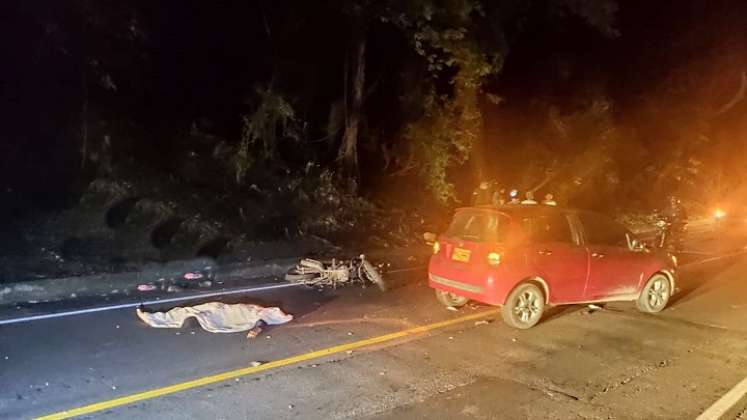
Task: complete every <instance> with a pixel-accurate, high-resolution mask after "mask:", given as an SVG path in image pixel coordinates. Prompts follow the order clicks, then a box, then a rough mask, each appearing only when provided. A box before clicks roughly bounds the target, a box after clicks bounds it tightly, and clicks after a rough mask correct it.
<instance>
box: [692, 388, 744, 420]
mask: <svg viewBox="0 0 747 420" xmlns="http://www.w3.org/2000/svg"><path fill="white" fill-rule="evenodd" d="M745 396H747V378H744V379H742V382H740V383H738V384H737V385H736V386H734V388H732V389H731V390H729V392H727V393H726V394H724V395H723V396H722V397H721V398H719V399H718V401H716V402H715V403H713V405H712V406H710V407H708V409H707V410H706V411H704V412H703V413H702V414H701V415H699V416H698V418H697V419H695V420H726V419H729V420H730V419H731V418H733V417H736V416H737V415H738V414H739V412H735V413H730V411H732V410H734V409H735V407H736V406H737V404H739V403H740V402H741V403H742V404H745V403H747V401H745ZM727 415H728V416H730V417H726V416H727Z"/></svg>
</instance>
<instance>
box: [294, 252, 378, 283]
mask: <svg viewBox="0 0 747 420" xmlns="http://www.w3.org/2000/svg"><path fill="white" fill-rule="evenodd" d="M285 280H286V281H289V282H291V283H302V284H306V285H309V286H332V287H333V288H335V287H337V286H338V285H342V284H352V283H359V284H361V285H363V286H365V285H366V283H367V282H370V283H373V284H375V285H377V286H378V287H379V289H381V290H386V289H387V288H386V284H385V283H384V279H383V278H382V276H381V272H380V271H379V270H378V269H377V268H376V267H374V265H373V264H371V262H370V261H368V260H367V259H366V257H365V256H364V255H359V256H358V257H355V258H352V259H351V260H348V261H340V260H336V259H331V260H325V261H319V260H314V259H311V258H304V259H302V260H301V261H299V263H298V264H297V265H296V266H295V267H294V268H291V269H290V270H289V271H288V273H286V274H285Z"/></svg>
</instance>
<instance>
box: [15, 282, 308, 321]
mask: <svg viewBox="0 0 747 420" xmlns="http://www.w3.org/2000/svg"><path fill="white" fill-rule="evenodd" d="M295 286H301V283H281V284H271V285H267V286H258V287H246V288H243V289H231V290H223V291H220V292H211V293H200V294H196V295H189V296H181V297H175V298H168V299H155V300H146V301H138V302H130V303H122V304H120V305H109V306H99V307H94V308H86V309H78V310H75V311H67V312H56V313H52V314H41V315H31V316H24V317H20V318H10V319H0V325H8V324H16V323H19V322H27V321H37V320H40V319H51V318H62V317H65V316H72V315H83V314H90V313H94V312H103V311H112V310H115V309H124V308H136V307H138V306H140V305H158V304H162V303H171V302H183V301H187V300H195V299H203V298H208V297H214V296H226V295H234V294H241V293H249V292H259V291H264V290H274V289H283V288H286V287H295Z"/></svg>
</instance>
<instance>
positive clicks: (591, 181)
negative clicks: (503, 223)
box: [3, 0, 747, 208]
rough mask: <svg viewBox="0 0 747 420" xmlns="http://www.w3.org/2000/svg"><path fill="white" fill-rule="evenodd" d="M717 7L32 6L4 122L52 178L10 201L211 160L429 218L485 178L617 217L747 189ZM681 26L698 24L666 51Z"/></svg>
mask: <svg viewBox="0 0 747 420" xmlns="http://www.w3.org/2000/svg"><path fill="white" fill-rule="evenodd" d="M312 3H313V4H312ZM701 3H702V4H701ZM705 4H706V2H700V3H699V2H695V3H693V5H691V6H688V7H680V6H679V3H677V2H671V4H670V2H663V3H662V4H661V5H657V6H656V7H654V6H651V7H649V6H645V7H644V6H643V5H639V4H638V3H636V2H632V3H628V4H623V3H620V4H618V2H616V1H613V0H533V1H521V0H498V1H480V0H444V1H441V0H397V1H395V0H380V1H375V0H356V1H345V2H343V1H327V2H303V1H288V2H271V1H267V0H257V1H253V2H228V3H226V4H222V5H221V6H217V5H214V4H211V3H209V2H200V1H187V2H183V3H182V2H180V3H178V6H176V5H175V4H172V3H161V2H115V1H104V2H100V1H90V0H75V1H70V2H57V3H54V4H53V5H52V6H51V7H46V6H45V5H43V4H39V3H37V2H23V3H19V4H18V5H16V6H15V7H16V9H17V10H16V11H17V12H18V16H19V18H18V19H16V20H15V21H14V22H13V25H14V28H15V29H18V30H19V31H21V32H22V33H23V34H24V38H23V39H24V40H27V41H28V40H30V42H28V43H25V44H23V43H21V44H19V45H17V46H14V48H13V49H12V57H11V58H13V59H12V60H11V61H12V62H17V63H19V64H18V67H15V68H10V70H6V71H9V72H10V73H9V74H8V76H7V77H5V80H9V81H11V82H10V83H7V86H9V89H8V90H6V92H7V93H8V95H7V97H5V98H4V99H3V105H4V106H6V107H7V108H9V109H11V108H12V109H14V110H17V111H20V112H22V113H23V114H24V117H23V118H18V119H16V120H15V121H13V122H12V123H11V125H10V127H9V132H8V134H7V138H8V139H9V141H7V142H5V144H4V145H3V148H4V149H3V152H4V153H5V155H6V156H8V157H10V158H11V159H9V160H12V161H16V162H18V163H17V165H16V167H13V168H6V169H5V170H7V171H19V170H20V171H26V172H28V173H29V174H34V176H29V177H28V178H23V177H20V178H19V177H15V178H14V177H11V176H6V177H5V179H6V184H7V185H5V186H4V188H5V189H6V190H19V191H21V190H28V191H34V190H38V189H40V188H41V189H43V188H45V187H46V186H47V185H46V182H45V179H46V178H48V177H46V176H45V174H55V176H54V177H53V178H54V179H55V180H56V181H57V182H58V183H59V184H58V185H57V186H56V189H57V190H60V191H70V190H74V189H75V187H74V186H75V185H78V184H79V183H78V181H80V180H83V181H86V180H89V179H90V178H91V177H92V176H95V175H97V174H101V173H102V171H103V173H106V172H107V171H109V170H110V168H111V165H112V164H116V163H117V162H118V161H122V160H124V159H137V160H139V161H142V162H148V163H150V164H152V165H154V166H156V167H160V168H162V169H163V170H165V171H173V168H174V166H175V165H177V164H181V163H185V162H187V163H188V162H191V161H190V160H189V159H203V157H202V156H203V155H201V153H203V154H206V153H207V154H212V156H214V157H215V156H220V159H219V160H221V161H222V162H221V164H223V165H225V167H226V168H227V169H226V171H224V172H226V173H227V177H228V180H229V181H230V182H226V179H223V178H220V177H217V178H215V181H214V184H215V186H216V188H232V189H238V190H239V191H248V188H250V187H251V186H253V185H255V184H257V183H259V182H260V180H259V178H257V174H259V173H261V172H262V171H263V170H265V171H266V172H268V171H276V172H277V171H280V172H284V173H285V174H286V175H287V174H289V173H294V174H297V175H298V176H304V174H306V173H308V172H307V168H308V167H309V165H315V166H320V167H322V168H325V169H326V171H327V172H325V173H327V174H329V173H335V174H336V177H335V182H338V183H341V184H348V183H350V184H351V185H354V188H351V189H348V192H354V193H359V194H362V195H370V194H373V193H387V192H388V191H391V190H393V189H396V188H397V185H403V186H404V185H406V186H407V187H403V188H407V189H408V192H409V193H412V192H413V191H416V192H418V193H419V195H418V196H417V197H416V196H415V195H411V199H412V200H413V202H423V200H433V201H434V202H440V203H453V202H455V201H464V199H465V197H467V196H468V195H469V192H470V191H471V189H472V188H474V186H475V184H476V183H477V182H478V181H479V180H484V179H497V180H498V182H499V183H500V184H502V185H503V186H505V187H509V186H512V187H517V188H520V189H522V190H542V191H553V192H555V193H556V196H558V197H559V199H560V200H561V201H563V202H569V203H572V204H577V205H584V206H597V207H601V206H605V205H606V206H608V207H614V208H619V206H610V205H609V204H607V203H612V202H617V203H624V204H625V205H630V206H632V207H653V206H656V205H657V203H656V201H657V197H661V195H662V194H663V193H666V192H676V193H677V194H680V195H682V196H686V197H697V196H699V195H703V194H705V192H704V191H706V190H708V191H710V192H712V193H713V194H715V195H718V194H723V193H724V192H728V191H736V190H738V189H739V188H740V186H741V183H740V182H739V181H738V180H739V179H741V178H743V177H744V176H745V165H744V164H743V162H744V158H746V157H747V151H746V149H745V146H744V143H745V142H744V141H743V140H744V139H743V134H742V133H744V132H747V131H745V130H744V129H743V128H744V127H743V125H744V123H743V122H742V120H741V119H740V118H739V117H738V115H740V112H742V111H743V110H744V101H743V99H744V85H745V84H747V81H745V80H744V78H745V77H747V76H744V75H745V73H744V72H745V69H746V68H747V63H745V62H744V58H743V57H745V56H747V55H745V54H743V52H744V51H746V50H747V47H746V45H745V44H746V41H745V40H744V39H743V35H741V34H742V32H743V31H742V30H741V28H743V27H744V19H745V18H744V16H745V15H746V14H747V13H746V12H745V10H742V9H744V7H742V6H740V7H741V8H740V7H737V5H736V3H729V2H728V1H725V3H724V5H723V7H721V6H719V7H714V8H713V9H709V10H710V12H709V13H702V10H705V9H702V8H699V7H701V6H704V5H705ZM726 7H730V8H731V9H730V10H732V13H729V14H724V13H721V11H723V10H726V9H724V8H726ZM642 11H645V12H646V13H645V14H644V15H642V14H641V13H642ZM673 13H674V14H676V15H677V18H678V19H679V21H682V22H686V24H685V25H683V26H677V25H675V24H671V27H668V29H666V30H665V29H662V31H664V32H662V34H664V33H666V34H667V35H666V36H664V35H662V36H660V37H658V38H653V39H651V38H650V37H648V32H646V29H645V28H644V27H652V26H656V25H657V24H659V23H660V22H662V21H666V22H669V21H670V20H672V19H669V16H670V15H671V14H673ZM642 16H645V18H642ZM641 19H644V20H643V22H641ZM646 19H648V20H646ZM683 28H689V29H683ZM690 29H691V30H690ZM667 30H668V31H669V32H665V31H667ZM672 40H675V41H672ZM647 44H650V45H647ZM695 52H697V54H695ZM51 69H54V71H53V72H52V71H50V70H51ZM740 86H741V87H740ZM46 97H49V98H57V99H59V100H57V99H56V100H54V101H46V99H45V98H46ZM185 133H191V134H189V135H185ZM194 133H200V135H192V134H194ZM50 139H55V140H50ZM208 143H209V144H208ZM203 149H204V150H205V152H203V151H201V150H203ZM40 150H41V151H42V152H39V151H40ZM185 156H186V157H185ZM185 164H186V163H185ZM12 179H25V181H17V180H16V181H14V180H12ZM24 183H25V184H24ZM84 183H85V182H84ZM358 186H360V187H361V188H358ZM413 186H415V188H414V189H413ZM255 187H256V185H255ZM260 187H262V186H261V185H260ZM709 194H710V193H709Z"/></svg>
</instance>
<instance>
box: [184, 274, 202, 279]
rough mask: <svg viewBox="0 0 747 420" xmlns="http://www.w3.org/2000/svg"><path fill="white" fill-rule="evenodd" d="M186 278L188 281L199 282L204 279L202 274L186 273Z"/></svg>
mask: <svg viewBox="0 0 747 420" xmlns="http://www.w3.org/2000/svg"><path fill="white" fill-rule="evenodd" d="M184 278H185V279H186V280H197V279H201V278H202V274H200V273H186V274H184Z"/></svg>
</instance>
